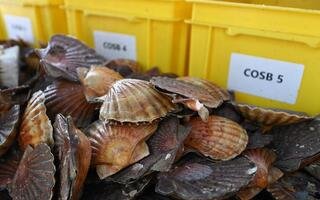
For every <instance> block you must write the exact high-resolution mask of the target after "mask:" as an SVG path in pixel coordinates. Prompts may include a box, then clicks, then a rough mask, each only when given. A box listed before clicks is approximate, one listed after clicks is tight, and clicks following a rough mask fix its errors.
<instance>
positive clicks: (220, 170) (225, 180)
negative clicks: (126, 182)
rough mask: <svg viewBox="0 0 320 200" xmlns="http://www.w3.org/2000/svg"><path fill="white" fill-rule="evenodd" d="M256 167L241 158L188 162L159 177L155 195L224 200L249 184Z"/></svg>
mask: <svg viewBox="0 0 320 200" xmlns="http://www.w3.org/2000/svg"><path fill="white" fill-rule="evenodd" d="M255 171H256V166H255V165H254V164H253V163H251V162H250V161H249V160H248V159H246V158H243V157H240V158H236V159H233V160H230V161H226V162H218V163H213V162H210V161H208V160H202V161H196V162H194V161H189V162H187V163H185V164H182V165H180V166H178V167H176V168H174V169H172V170H170V171H169V172H162V173H160V174H159V176H158V180H159V181H158V183H157V185H156V192H158V193H160V194H162V195H170V196H174V197H178V198H179V199H186V200H198V199H225V198H227V197H230V196H231V195H233V194H234V193H235V192H237V191H238V190H239V189H240V188H242V187H244V186H246V185H248V184H249V182H250V181H251V180H252V178H253V176H254V174H255Z"/></svg>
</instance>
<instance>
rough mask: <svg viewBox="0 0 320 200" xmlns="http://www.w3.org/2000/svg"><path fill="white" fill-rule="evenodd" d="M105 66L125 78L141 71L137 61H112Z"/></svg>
mask: <svg viewBox="0 0 320 200" xmlns="http://www.w3.org/2000/svg"><path fill="white" fill-rule="evenodd" d="M105 66H106V67H108V68H110V69H112V70H114V71H116V72H119V73H120V74H121V75H122V76H124V77H126V76H128V75H130V74H132V73H135V72H139V71H140V69H139V68H140V66H139V64H138V63H137V62H136V61H134V60H129V59H122V58H120V59H114V60H110V61H109V62H107V63H106V64H105Z"/></svg>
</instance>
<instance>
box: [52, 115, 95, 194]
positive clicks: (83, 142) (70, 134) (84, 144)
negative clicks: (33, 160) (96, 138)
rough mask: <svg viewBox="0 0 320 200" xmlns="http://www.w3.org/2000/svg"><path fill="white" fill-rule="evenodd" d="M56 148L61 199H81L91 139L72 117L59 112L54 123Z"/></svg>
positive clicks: (89, 157)
mask: <svg viewBox="0 0 320 200" xmlns="http://www.w3.org/2000/svg"><path fill="white" fill-rule="evenodd" d="M54 139H55V150H56V152H57V160H58V162H57V163H58V168H59V173H58V176H59V181H58V184H59V187H58V188H59V199H60V200H68V199H70V198H71V199H79V197H80V194H81V192H82V188H83V184H84V181H85V178H86V177H87V173H88V170H89V166H90V159H91V148H90V141H89V139H88V138H87V137H86V136H85V135H84V134H83V133H82V132H81V131H80V130H79V129H77V128H76V127H75V126H74V124H73V122H72V118H71V117H68V118H65V117H64V116H63V115H61V114H58V115H57V117H56V121H55V123H54Z"/></svg>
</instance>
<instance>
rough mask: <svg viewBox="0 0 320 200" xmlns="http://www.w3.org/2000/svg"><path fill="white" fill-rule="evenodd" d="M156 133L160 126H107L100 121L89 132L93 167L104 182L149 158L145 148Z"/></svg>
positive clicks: (155, 124) (151, 124) (152, 124)
mask: <svg viewBox="0 0 320 200" xmlns="http://www.w3.org/2000/svg"><path fill="white" fill-rule="evenodd" d="M156 129H157V123H149V124H146V125H133V124H126V125H106V124H105V123H104V122H101V121H97V122H95V123H93V124H92V125H91V126H90V127H89V128H88V130H87V133H88V136H89V138H90V141H91V148H92V164H93V165H94V166H96V168H97V173H98V175H99V177H100V178H101V179H103V178H106V177H108V176H110V175H112V174H115V173H116V172H118V171H120V170H121V169H123V168H124V167H126V166H128V165H130V164H132V163H135V162H137V161H138V160H140V159H142V158H143V157H145V156H147V155H149V149H148V148H147V146H146V145H145V141H146V140H147V139H148V137H149V136H150V135H151V134H152V133H154V132H155V130H156Z"/></svg>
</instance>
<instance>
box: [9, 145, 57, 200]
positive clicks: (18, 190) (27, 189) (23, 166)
mask: <svg viewBox="0 0 320 200" xmlns="http://www.w3.org/2000/svg"><path fill="white" fill-rule="evenodd" d="M53 160H54V159H53V155H52V154H51V152H50V147H49V146H48V145H47V144H44V143H42V144H39V145H38V146H36V147H35V148H34V149H33V148H32V147H31V146H27V148H26V150H25V152H24V154H23V157H22V159H21V161H20V163H19V167H18V169H17V172H16V174H15V176H14V179H13V181H12V184H11V186H10V189H9V193H10V196H11V197H12V198H13V199H14V200H18V199H24V200H35V199H51V198H52V190H53V187H54V184H55V179H54V174H55V166H54V164H53Z"/></svg>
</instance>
